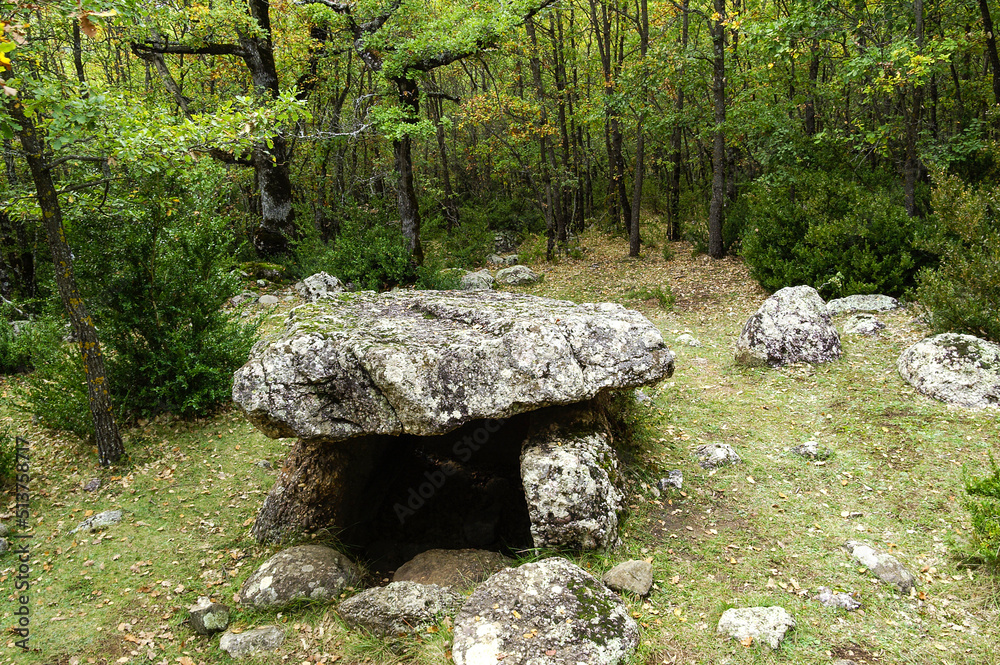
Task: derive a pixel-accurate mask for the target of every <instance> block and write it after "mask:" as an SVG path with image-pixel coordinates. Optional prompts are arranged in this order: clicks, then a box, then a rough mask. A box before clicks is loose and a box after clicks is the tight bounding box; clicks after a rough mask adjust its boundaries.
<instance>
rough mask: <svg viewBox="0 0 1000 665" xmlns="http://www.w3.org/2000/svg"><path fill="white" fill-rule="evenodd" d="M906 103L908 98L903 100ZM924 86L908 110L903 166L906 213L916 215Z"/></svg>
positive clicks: (918, 9) (920, 9)
mask: <svg viewBox="0 0 1000 665" xmlns="http://www.w3.org/2000/svg"><path fill="white" fill-rule="evenodd" d="M913 12H914V18H915V19H916V21H915V32H916V40H917V51H918V52H923V48H924V2H923V0H915V1H914V3H913ZM903 103H904V105H905V104H906V100H905V99H904V100H903ZM923 105H924V88H923V86H922V85H920V83H916V84H914V85H913V106H912V107H910V108H909V109H907V111H906V139H905V140H906V145H905V148H904V150H905V153H906V162H905V164H904V166H903V197H904V201H903V206H904V207H905V208H906V214H907V215H909V216H910V217H915V216H916V214H917V202H916V192H917V178H918V177H919V175H920V161H919V157H918V155H917V138H918V137H919V133H920V118H921V116H922V115H923V113H922V111H923Z"/></svg>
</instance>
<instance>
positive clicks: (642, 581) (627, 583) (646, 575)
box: [601, 560, 653, 596]
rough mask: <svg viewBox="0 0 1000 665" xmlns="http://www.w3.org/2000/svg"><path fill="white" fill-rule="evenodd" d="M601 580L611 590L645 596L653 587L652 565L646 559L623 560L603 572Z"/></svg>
mask: <svg viewBox="0 0 1000 665" xmlns="http://www.w3.org/2000/svg"><path fill="white" fill-rule="evenodd" d="M601 581H602V582H603V583H604V585H605V586H606V587H608V588H609V589H611V590H612V591H631V592H632V593H634V594H637V595H639V596H645V595H647V594H648V593H649V590H650V589H652V588H653V565H652V564H651V563H649V562H648V561H639V560H632V561H623V562H622V563H620V564H618V565H617V566H615V567H614V568H612V569H611V570H609V571H608V572H606V573H604V576H603V577H601Z"/></svg>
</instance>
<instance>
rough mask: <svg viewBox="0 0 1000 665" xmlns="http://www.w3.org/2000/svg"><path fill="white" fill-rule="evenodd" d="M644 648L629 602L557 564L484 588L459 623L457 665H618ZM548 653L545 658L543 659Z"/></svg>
mask: <svg viewBox="0 0 1000 665" xmlns="http://www.w3.org/2000/svg"><path fill="white" fill-rule="evenodd" d="M638 644H639V626H638V625H637V624H636V622H635V620H634V619H632V617H631V616H629V611H628V608H627V607H626V606H625V604H624V603H623V602H622V600H621V598H619V597H618V596H616V595H615V594H613V593H611V592H610V591H609V590H608V589H607V588H605V587H604V586H603V585H602V584H601V583H600V582H598V581H597V580H596V579H594V578H593V577H592V576H591V575H589V574H588V573H587V572H585V571H584V570H582V569H581V568H579V567H578V566H576V565H574V564H572V563H570V562H569V561H566V560H565V559H561V558H557V557H553V558H549V559H544V560H542V561H539V562H536V563H527V564H524V565H523V566H520V567H518V568H508V569H507V570H504V571H501V572H499V573H497V574H496V575H494V576H493V577H491V578H490V579H488V580H487V581H486V582H484V583H483V584H482V585H481V586H480V587H479V588H478V589H476V591H475V592H473V594H472V596H471V597H470V598H469V600H468V601H467V602H466V603H465V606H464V607H462V611H461V612H460V613H459V615H458V617H457V618H456V619H455V630H454V643H453V645H452V657H453V659H454V661H455V665H496V664H497V663H501V662H504V663H524V664H528V663H539V664H540V663H543V662H544V663H546V664H549V665H577V663H587V664H588V665H614V664H617V663H622V662H624V661H625V660H626V659H627V658H628V657H629V655H630V654H631V653H632V652H633V651H634V650H635V648H636V646H637V645H638ZM542 654H544V657H543V656H542Z"/></svg>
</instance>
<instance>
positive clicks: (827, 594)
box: [813, 586, 861, 612]
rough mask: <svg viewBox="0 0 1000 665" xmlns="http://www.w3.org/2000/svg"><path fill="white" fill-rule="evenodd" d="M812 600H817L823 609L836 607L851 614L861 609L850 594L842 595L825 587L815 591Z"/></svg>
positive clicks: (841, 592) (840, 592)
mask: <svg viewBox="0 0 1000 665" xmlns="http://www.w3.org/2000/svg"><path fill="white" fill-rule="evenodd" d="M813 599H814V600H818V601H819V603H820V605H823V606H824V607H837V608H840V609H842V610H847V611H848V612H853V611H854V610H856V609H858V608H859V607H861V603H859V602H858V601H857V600H855V599H854V596H852V595H851V594H849V593H844V592H843V591H833V590H832V589H829V588H827V587H825V586H821V587H820V588H819V589H818V590H817V593H816V595H815V596H813Z"/></svg>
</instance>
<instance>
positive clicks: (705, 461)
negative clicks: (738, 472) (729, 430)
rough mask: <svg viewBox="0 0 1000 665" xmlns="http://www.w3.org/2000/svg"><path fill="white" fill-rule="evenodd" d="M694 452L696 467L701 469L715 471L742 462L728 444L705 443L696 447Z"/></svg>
mask: <svg viewBox="0 0 1000 665" xmlns="http://www.w3.org/2000/svg"><path fill="white" fill-rule="evenodd" d="M694 452H695V455H697V456H698V466H700V467H701V468H703V469H715V468H717V467H720V466H728V465H730V464H739V463H740V462H742V461H743V458H742V457H740V455H739V453H737V452H736V449H735V448H733V447H732V446H731V445H729V444H728V443H706V444H705V445H703V446H698V447H697V448H696V449H695V451H694Z"/></svg>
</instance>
